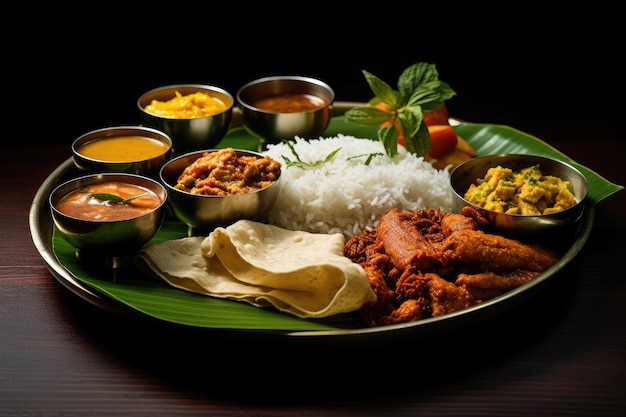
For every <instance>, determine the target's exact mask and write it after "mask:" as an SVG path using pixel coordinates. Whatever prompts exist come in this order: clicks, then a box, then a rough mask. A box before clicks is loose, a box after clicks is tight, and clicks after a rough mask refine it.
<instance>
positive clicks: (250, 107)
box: [236, 75, 335, 149]
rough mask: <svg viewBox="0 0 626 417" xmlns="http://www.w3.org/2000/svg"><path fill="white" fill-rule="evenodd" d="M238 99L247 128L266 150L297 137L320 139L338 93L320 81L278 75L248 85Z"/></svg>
mask: <svg viewBox="0 0 626 417" xmlns="http://www.w3.org/2000/svg"><path fill="white" fill-rule="evenodd" d="M236 98H237V103H238V105H239V108H240V110H241V120H242V122H243V125H244V127H245V128H246V129H247V130H248V131H249V132H250V133H252V134H253V135H255V136H256V137H258V138H259V139H260V146H259V149H264V148H265V147H266V146H267V145H268V144H276V143H280V142H281V141H283V140H292V139H294V137H295V136H299V137H301V138H304V139H318V138H319V137H320V136H321V135H322V134H323V133H324V131H325V130H326V128H327V127H328V124H329V123H330V119H331V109H332V104H333V102H334V99H335V92H334V91H333V89H332V87H331V86H330V85H328V84H327V83H326V82H324V81H322V80H318V79H316V78H311V77H304V76H298V75H277V76H272V77H264V78H259V79H257V80H254V81H251V82H249V83H247V84H245V85H244V86H242V87H241V88H240V89H239V91H237V95H236Z"/></svg>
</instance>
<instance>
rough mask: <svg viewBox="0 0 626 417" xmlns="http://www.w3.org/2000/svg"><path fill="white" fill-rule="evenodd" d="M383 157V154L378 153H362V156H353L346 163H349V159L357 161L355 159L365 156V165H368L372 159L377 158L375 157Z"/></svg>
mask: <svg viewBox="0 0 626 417" xmlns="http://www.w3.org/2000/svg"><path fill="white" fill-rule="evenodd" d="M383 155H384V154H383V153H380V152H374V153H364V154H361V155H354V156H351V157H349V158H348V161H349V160H350V159H357V158H362V157H364V156H367V159H366V160H365V165H369V164H370V162H372V159H374V158H375V157H377V156H383Z"/></svg>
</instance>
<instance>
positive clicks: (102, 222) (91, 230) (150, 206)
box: [49, 173, 167, 269]
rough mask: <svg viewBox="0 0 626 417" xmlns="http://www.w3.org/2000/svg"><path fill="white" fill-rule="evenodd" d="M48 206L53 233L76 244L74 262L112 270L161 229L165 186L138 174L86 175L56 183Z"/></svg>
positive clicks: (165, 202)
mask: <svg viewBox="0 0 626 417" xmlns="http://www.w3.org/2000/svg"><path fill="white" fill-rule="evenodd" d="M49 205H50V210H51V213H52V219H53V222H54V226H55V233H59V234H60V235H61V236H62V237H63V239H65V240H66V241H67V242H68V243H70V244H71V245H72V246H73V247H74V248H75V255H76V257H77V259H78V260H79V261H81V262H84V263H86V264H88V265H92V266H94V267H98V268H100V267H105V268H110V269H117V268H122V267H125V266H127V265H128V264H129V262H130V260H131V258H132V256H133V255H134V254H135V252H137V250H139V249H140V248H141V247H143V246H144V245H145V244H146V243H147V242H148V241H149V240H150V239H152V237H154V235H155V234H156V233H157V232H158V230H159V229H160V227H161V224H162V222H163V219H164V217H165V214H166V211H167V210H166V209H167V190H166V189H165V187H164V186H163V185H162V184H161V183H159V182H158V181H156V180H154V179H151V178H148V177H145V176H141V175H136V174H130V173H100V174H90V175H85V176H82V177H78V178H74V179H71V180H69V181H67V182H64V183H62V184H60V185H58V186H57V187H56V188H55V189H54V190H53V191H52V192H51V193H50V197H49Z"/></svg>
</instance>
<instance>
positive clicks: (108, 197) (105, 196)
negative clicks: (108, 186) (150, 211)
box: [91, 192, 148, 204]
mask: <svg viewBox="0 0 626 417" xmlns="http://www.w3.org/2000/svg"><path fill="white" fill-rule="evenodd" d="M146 194H148V193H147V192H145V193H141V194H137V195H134V196H131V197H127V198H124V197H120V196H119V195H117V194H109V193H95V194H91V196H92V197H93V198H96V199H98V200H100V201H111V202H113V203H119V204H126V203H128V202H129V201H132V200H134V199H136V198H139V197H141V196H144V195H146Z"/></svg>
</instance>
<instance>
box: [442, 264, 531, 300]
mask: <svg viewBox="0 0 626 417" xmlns="http://www.w3.org/2000/svg"><path fill="white" fill-rule="evenodd" d="M539 275H541V272H537V271H523V270H520V269H516V270H515V271H513V272H511V273H508V274H506V275H498V274H496V273H495V272H491V271H487V272H481V273H478V274H459V275H458V276H457V279H456V281H455V282H454V283H455V284H456V285H457V286H458V287H459V288H464V289H465V290H466V291H467V292H468V293H469V294H471V295H472V297H474V298H475V299H477V300H489V299H491V298H494V297H497V296H499V295H502V294H504V293H505V292H508V291H510V290H512V289H515V288H517V287H519V286H521V285H524V284H526V283H527V282H530V281H532V280H533V279H535V278H537V277H538V276H539Z"/></svg>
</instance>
